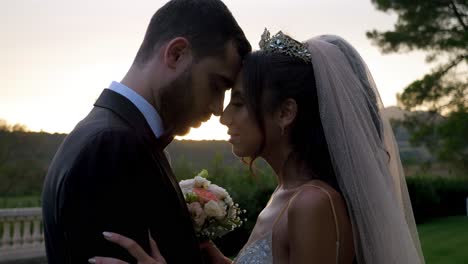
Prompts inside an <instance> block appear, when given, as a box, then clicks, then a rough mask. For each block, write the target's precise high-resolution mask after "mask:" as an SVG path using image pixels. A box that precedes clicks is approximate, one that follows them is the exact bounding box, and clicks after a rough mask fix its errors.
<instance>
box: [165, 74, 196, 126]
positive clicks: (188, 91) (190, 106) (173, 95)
mask: <svg viewBox="0 0 468 264" xmlns="http://www.w3.org/2000/svg"><path fill="white" fill-rule="evenodd" d="M193 95H194V94H193V88H192V71H191V67H189V68H188V69H187V70H185V71H184V72H183V73H182V74H181V75H180V76H179V77H177V78H176V79H175V80H174V81H172V82H171V83H169V84H168V85H167V86H166V87H163V88H162V89H161V93H160V100H161V109H160V111H161V113H160V115H161V118H162V119H163V120H164V132H169V133H171V134H172V135H185V134H187V133H188V132H189V131H190V124H191V123H192V122H193V120H192V119H193V117H192V116H193V115H192V112H193V110H194V98H193Z"/></svg>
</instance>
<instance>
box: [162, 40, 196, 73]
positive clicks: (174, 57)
mask: <svg viewBox="0 0 468 264" xmlns="http://www.w3.org/2000/svg"><path fill="white" fill-rule="evenodd" d="M163 59H164V64H166V65H167V66H168V67H169V68H171V69H176V68H177V67H178V66H179V65H181V64H185V63H186V62H187V60H191V59H192V53H191V49H190V43H189V41H188V40H187V39H186V38H182V37H178V38H174V39H172V40H171V41H169V42H168V43H167V44H166V45H165V50H164V58H163Z"/></svg>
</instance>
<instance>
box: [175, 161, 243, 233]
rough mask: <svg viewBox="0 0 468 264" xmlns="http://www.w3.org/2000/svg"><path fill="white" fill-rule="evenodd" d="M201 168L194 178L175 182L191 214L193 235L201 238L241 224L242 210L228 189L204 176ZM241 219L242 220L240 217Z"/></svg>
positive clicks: (223, 231)
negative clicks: (177, 183) (194, 233)
mask: <svg viewBox="0 0 468 264" xmlns="http://www.w3.org/2000/svg"><path fill="white" fill-rule="evenodd" d="M207 177H208V171H207V170H202V171H201V172H200V173H199V174H198V175H197V176H195V178H193V179H188V180H182V181H180V182H179V185H180V188H181V189H182V193H183V194H184V197H185V202H186V203H187V206H188V209H189V211H190V214H191V216H192V220H193V225H194V228H195V232H196V234H197V236H198V237H199V238H201V239H214V238H217V237H221V236H223V235H225V234H227V233H229V232H230V231H232V230H234V229H235V228H236V227H239V226H241V225H242V223H243V221H242V220H241V218H240V216H241V214H242V213H245V210H241V209H240V208H239V205H238V204H236V203H234V202H233V200H232V198H231V196H230V195H229V193H228V192H227V191H226V190H225V189H224V188H222V187H219V186H218V185H216V184H213V183H211V182H210V181H209V180H207V179H206V178H207ZM244 221H245V220H244Z"/></svg>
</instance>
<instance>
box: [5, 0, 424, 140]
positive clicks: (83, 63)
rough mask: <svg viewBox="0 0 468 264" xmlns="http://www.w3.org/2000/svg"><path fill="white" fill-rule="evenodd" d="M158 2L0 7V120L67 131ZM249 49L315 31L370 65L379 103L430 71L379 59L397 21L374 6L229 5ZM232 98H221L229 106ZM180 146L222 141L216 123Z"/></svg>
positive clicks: (41, 0) (316, 1) (134, 45)
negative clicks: (278, 36) (383, 33)
mask: <svg viewBox="0 0 468 264" xmlns="http://www.w3.org/2000/svg"><path fill="white" fill-rule="evenodd" d="M166 2H167V1H157V0H139V1H130V0H80V1H71V0H10V1H8V0H4V1H3V0H2V1H0V32H1V41H0V58H1V60H0V81H1V82H2V84H1V86H0V119H4V120H6V121H7V122H8V123H10V124H15V123H21V124H24V125H26V126H27V127H28V128H29V129H30V130H33V131H40V130H43V131H47V132H61V133H68V132H70V131H71V130H72V129H73V127H74V125H75V124H76V123H77V122H78V121H79V120H81V119H82V118H83V117H84V116H85V115H86V114H87V113H88V112H89V111H90V109H91V108H92V104H93V103H94V101H95V100H96V98H97V97H98V96H99V94H100V93H101V91H102V89H103V88H106V87H108V85H109V84H110V83H111V82H112V81H113V80H115V81H120V80H121V79H122V77H123V76H124V74H125V73H126V71H127V70H128V68H129V66H130V65H131V63H132V61H133V58H134V56H135V53H136V51H137V49H138V47H139V45H140V43H141V41H142V39H143V36H144V33H145V30H146V27H147V24H148V22H149V20H150V18H151V16H152V15H153V13H154V12H155V11H156V10H157V9H158V8H159V7H160V6H162V5H163V4H164V3H166ZM224 2H225V3H226V5H227V6H228V8H229V9H230V10H231V11H232V13H233V15H234V16H235V17H236V19H237V21H238V23H239V24H240V26H241V27H242V28H243V29H244V32H245V33H246V35H247V38H248V39H249V41H250V42H251V44H252V46H253V48H254V49H258V41H259V39H260V35H261V33H262V32H263V29H264V28H265V27H267V28H269V30H270V31H271V32H272V33H276V32H277V31H278V30H283V31H284V32H286V33H288V34H290V35H292V36H293V37H295V38H296V39H298V40H306V39H309V38H311V37H313V36H316V35H321V34H336V35H340V36H342V37H344V38H345V39H347V40H348V41H349V42H350V43H351V44H353V45H354V46H355V47H356V49H357V50H358V51H359V52H360V53H361V55H362V57H363V58H364V60H365V61H366V62H367V64H368V66H369V68H370V70H371V72H372V74H373V77H374V79H375V81H376V83H377V86H378V87H379V90H380V93H381V96H382V100H383V102H384V105H385V106H391V105H395V104H396V97H395V95H396V93H398V92H401V91H402V89H403V88H404V87H405V86H406V85H407V84H409V83H410V82H412V81H413V80H415V79H417V78H420V77H421V76H423V75H424V74H425V73H427V72H429V69H430V68H431V65H428V64H426V63H425V61H424V53H421V52H411V53H404V54H386V55H384V54H382V53H381V52H380V50H379V49H378V48H377V47H375V46H373V45H372V44H371V42H370V41H369V40H368V39H367V38H366V36H365V32H366V30H370V29H374V28H375V29H380V30H385V29H391V28H393V24H394V22H395V21H396V18H397V17H396V15H395V14H386V13H382V12H379V11H377V10H376V9H375V8H374V6H373V5H372V4H371V1H370V0H354V1H351V0H288V1H286V0H282V1H277V0H255V1H252V0H225V1H224ZM228 100H229V93H227V94H226V102H225V105H226V103H227V101H228ZM183 138H184V139H226V138H227V135H226V128H225V127H224V126H222V125H220V124H219V123H218V118H212V119H211V120H210V121H208V122H207V123H205V124H203V125H202V126H201V127H200V128H198V129H192V131H191V132H190V133H189V134H188V135H187V136H185V137H183Z"/></svg>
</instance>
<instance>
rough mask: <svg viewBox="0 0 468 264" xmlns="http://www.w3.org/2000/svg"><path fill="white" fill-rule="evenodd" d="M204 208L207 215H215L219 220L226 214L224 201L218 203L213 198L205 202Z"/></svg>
mask: <svg viewBox="0 0 468 264" xmlns="http://www.w3.org/2000/svg"><path fill="white" fill-rule="evenodd" d="M204 210H205V213H206V215H207V216H210V217H214V218H216V219H218V220H219V219H222V218H223V217H224V216H225V215H226V209H225V208H224V206H223V205H222V203H218V202H216V201H213V200H211V201H209V202H207V203H206V204H205V207H204Z"/></svg>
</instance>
